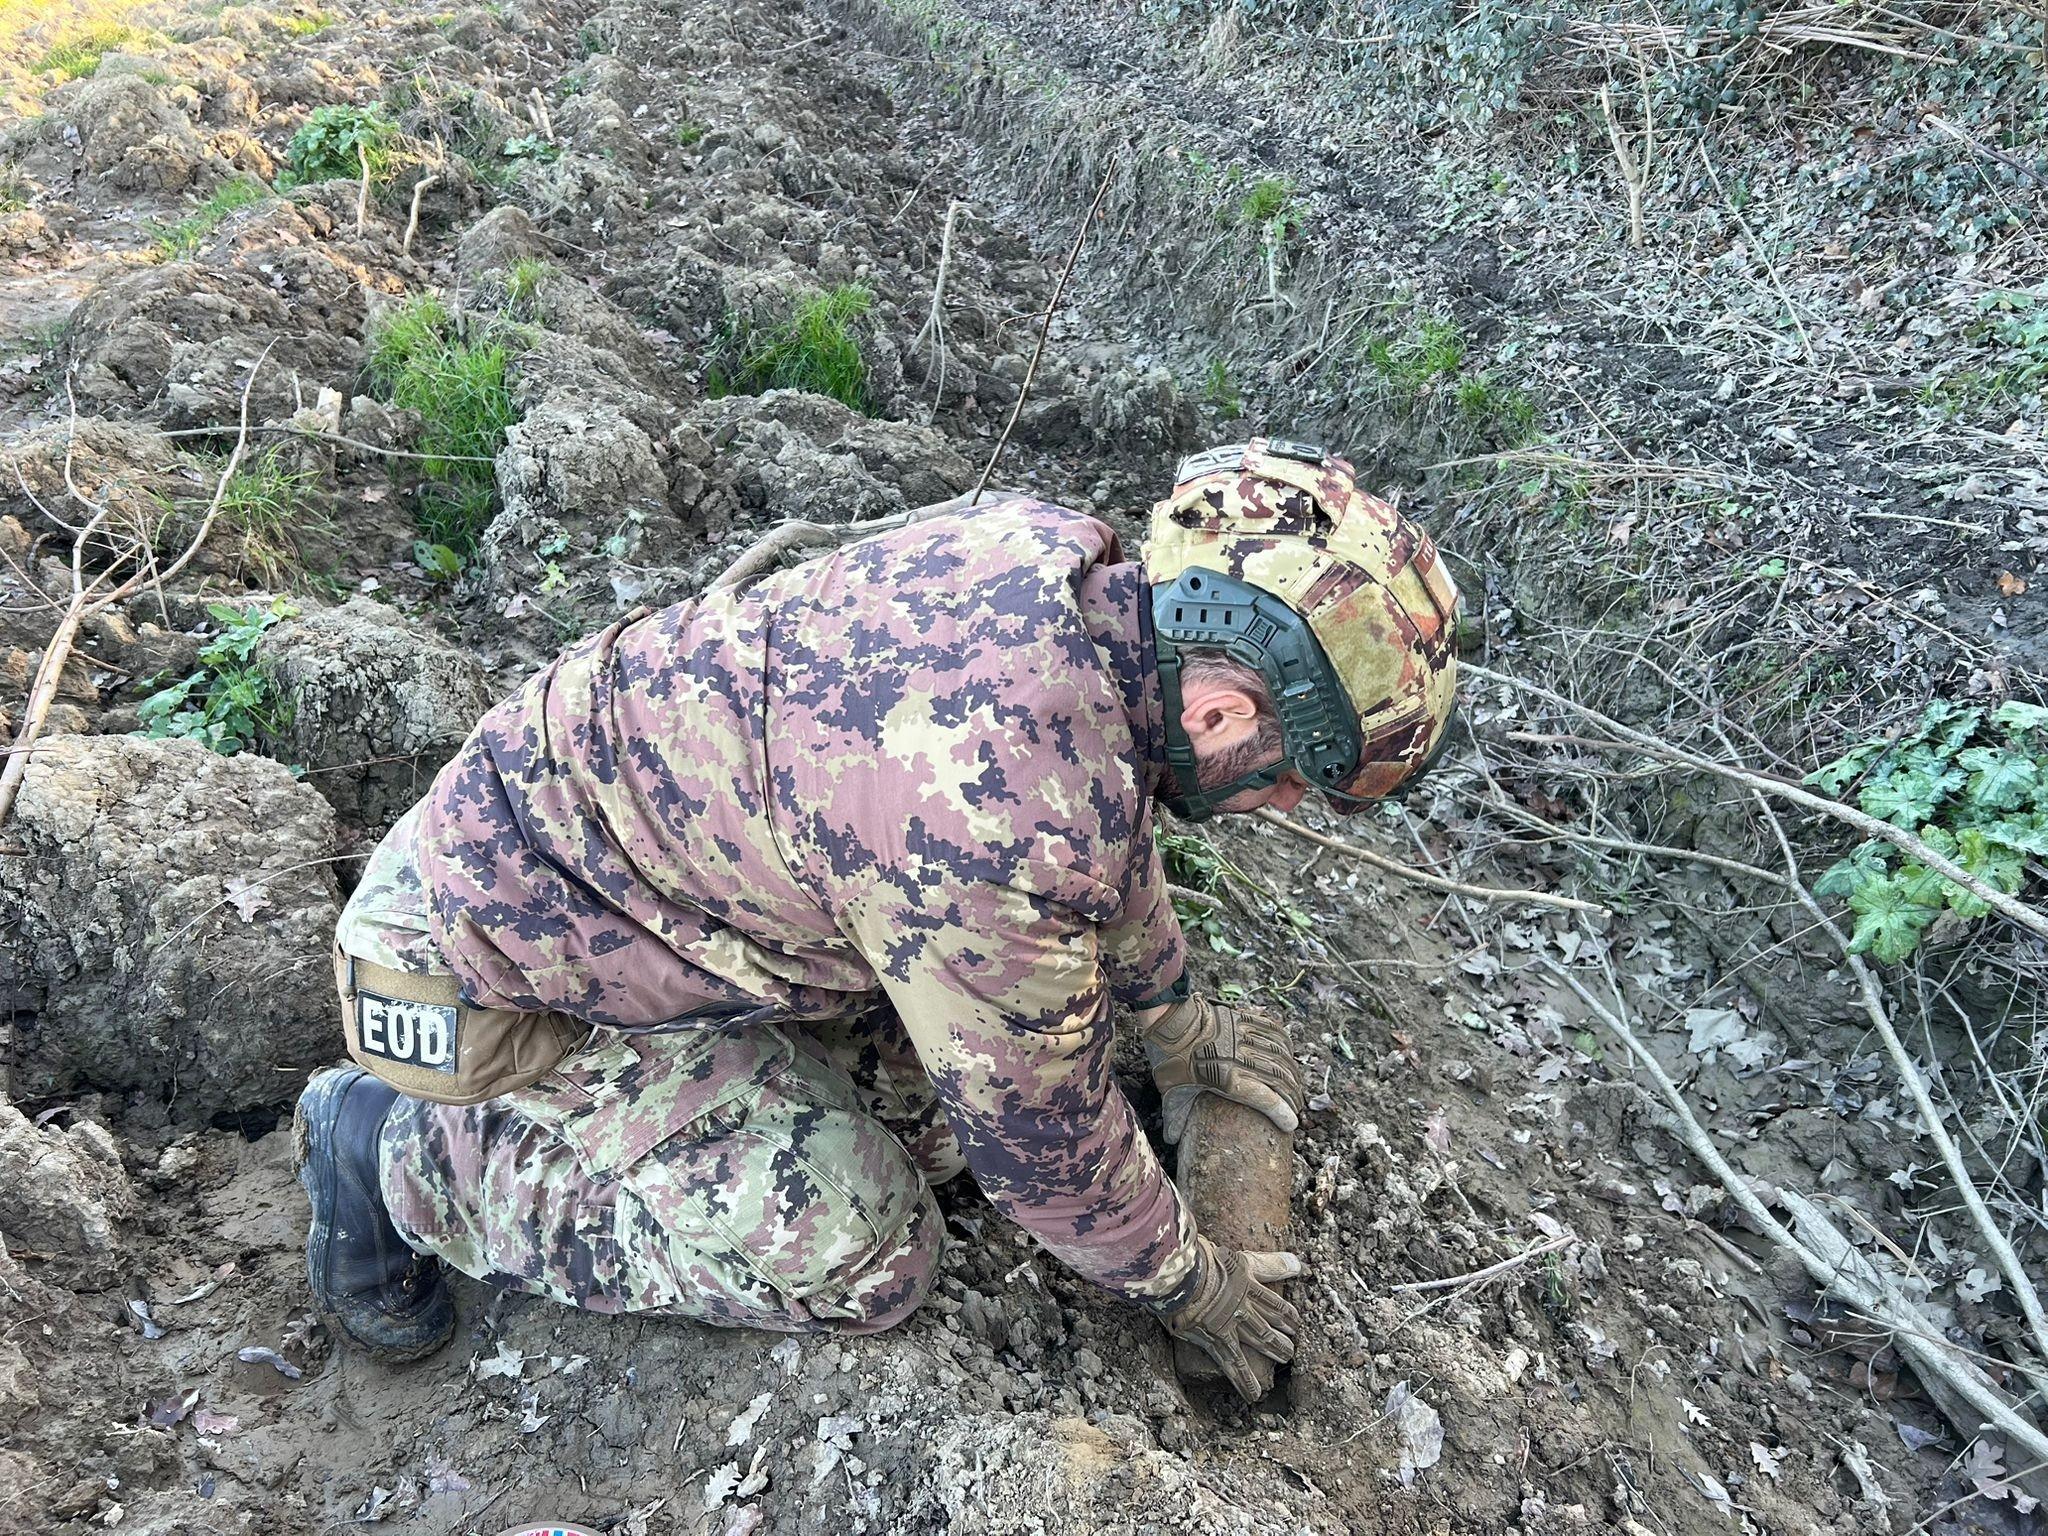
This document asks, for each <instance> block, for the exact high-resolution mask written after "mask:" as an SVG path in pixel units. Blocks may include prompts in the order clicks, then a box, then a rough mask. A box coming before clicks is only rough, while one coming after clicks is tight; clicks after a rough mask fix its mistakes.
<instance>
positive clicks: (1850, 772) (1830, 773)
mask: <svg viewBox="0 0 2048 1536" xmlns="http://www.w3.org/2000/svg"><path fill="white" fill-rule="evenodd" d="M1887 745H1888V743H1886V742H1882V741H1866V742H1864V743H1863V744H1862V745H1860V746H1855V747H1851V748H1850V749H1849V750H1848V751H1847V752H1844V753H1843V754H1842V755H1841V756H1840V757H1838V758H1836V759H1835V760H1834V761H1833V762H1832V763H1828V764H1827V765H1825V766H1824V767H1820V768H1816V769H1814V770H1813V772H1811V773H1809V774H1808V775H1807V776H1806V782H1807V783H1809V784H1811V785H1813V786H1814V787H1815V788H1816V789H1818V790H1820V791H1821V792H1822V793H1823V794H1829V795H1839V794H1841V792H1842V791H1843V790H1844V789H1846V788H1847V787H1848V786H1849V785H1850V784H1851V783H1852V782H1854V781H1855V780H1856V779H1859V778H1861V777H1862V776H1863V772H1864V770H1865V769H1867V768H1868V767H1869V766H1870V765H1871V764H1872V763H1874V762H1876V761H1877V757H1878V754H1879V753H1881V752H1883V751H1884V750H1885V747H1886V746H1887Z"/></svg>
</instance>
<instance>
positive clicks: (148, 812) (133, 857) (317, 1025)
mask: <svg viewBox="0 0 2048 1536" xmlns="http://www.w3.org/2000/svg"><path fill="white" fill-rule="evenodd" d="M9 836H10V840H11V841H12V842H13V843H14V844H15V845H16V846H17V847H19V848H20V850H21V853H20V856H19V857H15V858H9V859H6V860H0V934H4V937H0V945H4V947H5V952H6V955H7V959H8V969H7V980H6V982H5V984H4V988H5V990H4V995H5V1006H6V1008H7V1010H8V1012H9V1013H10V1014H11V1015H12V1017H13V1020H14V1023H13V1038H12V1041H11V1043H10V1048H9V1051H8V1076H9V1094H10V1097H11V1098H12V1099H13V1100H14V1101H15V1102H16V1103H21V1102H24V1101H30V1100H38V1099H45V1098H48V1097H51V1096H53V1095H60V1094H67V1093H76V1092H79V1091H81V1090H85V1089H102V1090H106V1091H110V1092H117V1093H125V1094H132V1095H134V1096H135V1099H136V1101H137V1104H138V1106H145V1107H146V1106H150V1105H156V1106H161V1109H160V1110H159V1111H157V1112H158V1113H161V1114H165V1115H169V1116H170V1117H172V1118H174V1119H175V1120H177V1121H180V1122H183V1123H188V1124H189V1123H192V1122H194V1121H199V1122H203V1121H205V1120H206V1119H207V1118H208V1117H209V1116H212V1115H215V1114H219V1113H222V1112H225V1111H234V1110H241V1109H247V1108H250V1107H252V1106H263V1105H270V1104H274V1103H276V1102H277V1101H278V1100H279V1099H280V1098H282V1097H285V1096H286V1095H288V1094H289V1093H290V1092H292V1085H293V1081H294V1074H295V1073H299V1072H302V1071H303V1070H305V1069H306V1068H308V1067H312V1066H315V1065H318V1064H319V1063H321V1062H323V1061H327V1060H331V1059H332V1058H334V1057H335V1056H337V1055H338V1054H339V1053H340V1027H339V1022H338V1020H337V1018H336V1016H335V1009H334V995H333V974H332V966H331V963H330V960H329V954H330V951H331V948H332V943H333V936H334V924H335V921H336V919H337V917H338V916H339V912H338V909H337V905H336V890H335V882H334V875H333V872H332V869H331V867H330V865H329V863H328V856H329V854H330V853H331V851H332V847H333V842H334V819H333V813H332V812H331V811H330V810H329V809H328V807H327V804H326V802H325V801H323V800H321V799H320V797H319V796H318V795H316V794H315V793H314V792H313V791H312V790H311V789H309V788H307V787H306V786H305V785H303V784H301V783H299V782H297V781H296V780H295V779H293V778H292V776H291V774H290V773H289V772H288V771H287V770H286V769H284V768H283V767H281V766H280V765H278V764H276V763H273V762H271V761H269V760H268V759H266V758H260V757H253V756H242V757H236V758H221V757H216V756H215V755H213V754H212V753H210V752H208V751H207V750H206V749H205V748H203V747H201V746H198V745H196V744H195V743H192V742H181V741H149V740H144V739H141V738H137V737H126V736H115V737H63V738H58V739H54V740H50V741H48V742H47V743H45V744H44V745H43V746H41V747H39V748H38V749H37V752H36V756H35V759H34V761H33V762H32V763H31V764H30V765H29V770H28V776H27V778H26V780H25V781H24V783H23V785H22V790H21V798H20V801H19V803H18V804H17V806H16V808H15V813H14V817H13V819H12V821H11V822H10V823H9Z"/></svg>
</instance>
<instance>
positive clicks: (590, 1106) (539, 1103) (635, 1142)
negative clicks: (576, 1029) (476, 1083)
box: [513, 1027, 794, 1179]
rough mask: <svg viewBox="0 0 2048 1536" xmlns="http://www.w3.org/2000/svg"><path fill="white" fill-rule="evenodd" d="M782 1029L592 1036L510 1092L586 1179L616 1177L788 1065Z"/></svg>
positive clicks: (693, 1132) (695, 1132)
mask: <svg viewBox="0 0 2048 1536" xmlns="http://www.w3.org/2000/svg"><path fill="white" fill-rule="evenodd" d="M793 1055H794V1049H793V1047H792V1046H791V1045H790V1043H789V1040H788V1038H787V1037H786V1036H785V1035H784V1034H783V1033H782V1031H780V1030H778V1029H773V1028H760V1027H756V1028H751V1029H744V1030H737V1031H725V1030H712V1029H706V1030H679V1031H675V1032H672V1033H666V1034H652V1035H623V1036H621V1035H616V1034H613V1033H612V1032H611V1031H609V1030H604V1029H600V1030H599V1031H598V1036H597V1039H596V1040H594V1041H593V1043H592V1045H591V1046H589V1047H587V1048H586V1049H584V1050H582V1051H579V1052H577V1053H576V1054H575V1055H574V1056H572V1057H571V1058H570V1059H569V1060H567V1061H565V1062H564V1063H563V1064H562V1065H561V1066H560V1067H558V1068H556V1069H555V1070H554V1071H553V1072H551V1073H549V1074H548V1075H547V1076H546V1077H543V1078H542V1079H540V1081H538V1082H536V1083H534V1084H533V1085H532V1086H531V1087H529V1088H526V1089H524V1090H522V1091H521V1092H520V1093H518V1094H516V1095H514V1096H513V1098H514V1100H515V1101H516V1104H517V1108H518V1111H519V1113H520V1114H521V1115H523V1116H525V1117H526V1118H527V1119H529V1120H533V1121H535V1122H537V1123H538V1124H541V1125H544V1126H546V1127H548V1128H549V1129H550V1130H552V1131H553V1132H554V1133H555V1134H556V1135H558V1136H559V1137H561V1139H562V1140H563V1141H564V1142H566V1143H567V1144H568V1145H569V1146H570V1147H571V1148H572V1149H573V1150H574V1152H575V1154H576V1159H577V1161H578V1162H579V1163H580V1164H581V1165H582V1167H583V1168H584V1170H585V1171H586V1172H588V1173H589V1174H590V1175H591V1176H592V1177H594V1178H599V1179H619V1178H623V1177H625V1175H626V1174H627V1172H628V1171H629V1170H631V1169H632V1168H633V1166H634V1165H635V1164H637V1163H639V1162H640V1161H641V1160H642V1159H643V1158H645V1157H646V1156H647V1154H648V1153H650V1152H652V1151H653V1150H654V1149H655V1148H656V1147H659V1146H661V1145H662V1144H663V1143H664V1142H667V1141H671V1140H673V1139H675V1138H677V1137H701V1136H702V1135H704V1134H706V1132H707V1130H708V1128H710V1127H711V1126H712V1125H713V1124H714V1121H715V1117H716V1116H717V1114H718V1113H719V1111H720V1110H721V1108H722V1107H723V1106H725V1105H726V1104H729V1103H731V1102H732V1101H734V1100H736V1099H740V1098H743V1097H745V1096H747V1095H749V1094H751V1093H753V1092H754V1091H755V1090H756V1089H758V1088H759V1087H760V1085H761V1084H763V1083H765V1082H767V1081H769V1080H770V1079H772V1078H773V1077H775V1076H776V1075H777V1074H778V1073H780V1072H781V1071H782V1070H783V1069H784V1068H785V1067H787V1066H788V1065H789V1062H790V1059H791V1057H792V1056H793Z"/></svg>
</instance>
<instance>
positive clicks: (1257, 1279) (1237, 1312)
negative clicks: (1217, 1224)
mask: <svg viewBox="0 0 2048 1536" xmlns="http://www.w3.org/2000/svg"><path fill="white" fill-rule="evenodd" d="M1195 1245H1196V1249H1197V1252H1196V1257H1195V1284H1194V1289H1193V1290H1192V1291H1191V1292H1190V1293H1189V1294H1188V1296H1187V1298H1186V1299H1185V1300H1183V1301H1181V1302H1180V1303H1179V1304H1178V1305H1175V1306H1172V1307H1162V1308H1160V1309H1159V1321H1160V1324H1161V1326H1163V1327H1164V1328H1165V1329H1166V1331H1167V1332H1168V1333H1170V1334H1172V1335H1173V1336H1174V1337H1175V1338H1176V1339H1186V1340H1187V1341H1188V1342H1189V1343H1190V1344H1195V1345H1198V1346H1200V1347H1201V1349H1202V1350H1203V1352H1204V1353H1206V1354H1207V1355H1208V1356H1209V1358H1210V1359H1212V1360H1214V1361H1215V1362H1216V1363H1217V1364H1218V1365H1219V1366H1221V1367H1222V1368H1223V1374H1224V1375H1225V1376H1227V1377H1229V1378H1230V1384H1231V1385H1232V1386H1233V1387H1235V1388H1237V1392H1238V1396H1240V1397H1242V1398H1243V1399H1244V1400H1245V1401H1246V1402H1248V1403H1250V1402H1256V1401H1258V1399H1259V1397H1260V1395H1261V1394H1260V1383H1259V1379H1258V1377H1256V1376H1255V1375H1253V1374H1252V1367H1251V1361H1250V1360H1249V1359H1248V1358H1247V1356H1246V1351H1247V1350H1249V1351H1251V1352H1252V1353H1255V1354H1261V1355H1264V1356H1265V1357H1266V1358H1267V1359H1268V1360H1277V1361H1280V1362H1282V1363H1283V1364H1284V1363H1285V1362H1286V1361H1289V1360H1292V1359H1293V1358H1294V1336H1295V1335H1296V1334H1297V1333H1299V1332H1300V1331H1301V1314H1300V1313H1299V1312H1297V1311H1295V1310H1294V1307H1293V1304H1292V1303H1290V1302H1289V1301H1288V1300H1287V1298H1286V1297H1284V1296H1282V1295H1281V1294H1280V1293H1279V1292H1278V1291H1275V1290H1269V1289H1268V1288H1267V1282H1269V1281H1275V1280H1292V1279H1293V1278H1294V1277H1295V1276H1296V1275H1299V1274H1300V1273H1301V1260H1299V1259H1297V1258H1296V1257H1295V1256H1294V1255H1293V1254H1291V1253H1240V1252H1238V1250H1237V1249H1235V1248H1222V1247H1218V1246H1217V1245H1216V1244H1215V1243H1212V1242H1210V1241H1209V1239H1207V1238H1206V1237H1202V1236H1200V1235H1199V1234H1197V1236H1196V1238H1195Z"/></svg>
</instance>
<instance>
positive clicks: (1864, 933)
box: [1849, 871, 1941, 965]
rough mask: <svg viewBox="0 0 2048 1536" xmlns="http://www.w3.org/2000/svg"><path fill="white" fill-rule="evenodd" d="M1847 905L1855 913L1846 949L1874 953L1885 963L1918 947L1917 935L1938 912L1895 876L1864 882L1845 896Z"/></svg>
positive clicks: (1854, 951) (1939, 910)
mask: <svg viewBox="0 0 2048 1536" xmlns="http://www.w3.org/2000/svg"><path fill="white" fill-rule="evenodd" d="M1922 873H1923V874H1924V873H1925V871H1922ZM1849 907H1850V910H1852V911H1853V912H1855V913H1856V929H1855V931H1854V932H1853V933H1851V934H1850V935H1849V949H1850V951H1851V952H1852V953H1854V954H1859V955H1863V954H1868V955H1875V956H1876V957H1877V958H1878V959H1879V960H1882V961H1884V962H1885V963H1886V964H1887V965H1896V964H1898V963H1899V962H1900V961H1901V960H1904V959H1905V958H1906V957H1907V956H1908V955H1910V954H1912V953H1913V951H1914V950H1915V949H1916V948H1918V947H1919V944H1920V935H1921V934H1923V933H1925V932H1926V931H1927V927H1928V925H1929V924H1930V923H1932V922H1933V921H1934V919H1935V918H1936V917H1937V916H1938V915H1939V914H1940V912H1941V908H1940V906H1939V905H1935V906H1929V905H1928V904H1927V903H1926V902H1924V901H1918V900H1915V899H1914V898H1913V897H1912V896H1911V895H1909V894H1908V891H1907V884H1906V881H1905V880H1903V879H1902V878H1900V877H1898V876H1893V877H1892V878H1890V879H1888V880H1872V881H1868V882H1866V883H1865V884H1864V885H1863V886H1862V887H1861V888H1859V889H1858V890H1857V892H1856V893H1855V895H1853V896H1851V897H1850V898H1849Z"/></svg>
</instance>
